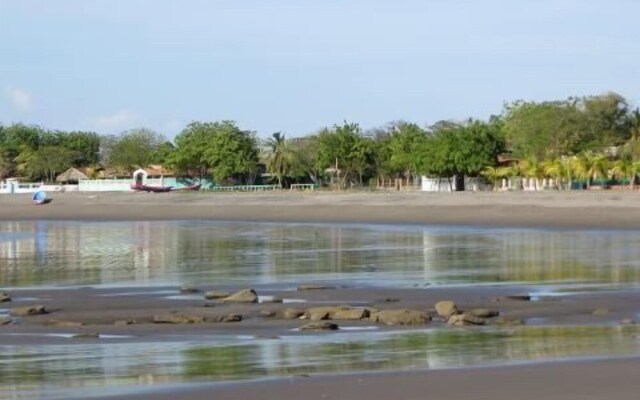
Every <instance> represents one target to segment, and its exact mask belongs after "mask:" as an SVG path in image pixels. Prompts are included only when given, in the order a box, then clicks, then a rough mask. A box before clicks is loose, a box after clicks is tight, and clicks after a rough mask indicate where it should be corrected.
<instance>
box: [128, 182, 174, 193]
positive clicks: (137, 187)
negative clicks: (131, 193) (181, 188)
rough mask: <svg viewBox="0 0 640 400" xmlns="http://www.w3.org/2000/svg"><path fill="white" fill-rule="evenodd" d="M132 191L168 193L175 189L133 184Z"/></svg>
mask: <svg viewBox="0 0 640 400" xmlns="http://www.w3.org/2000/svg"><path fill="white" fill-rule="evenodd" d="M131 189H133V190H135V191H138V192H147V193H149V192H153V193H166V192H170V191H171V189H173V187H172V186H151V185H143V184H135V183H132V184H131Z"/></svg>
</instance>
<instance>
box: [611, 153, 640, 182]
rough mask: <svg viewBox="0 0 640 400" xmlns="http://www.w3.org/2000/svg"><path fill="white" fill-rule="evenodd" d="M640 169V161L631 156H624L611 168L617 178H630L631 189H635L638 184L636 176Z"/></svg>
mask: <svg viewBox="0 0 640 400" xmlns="http://www.w3.org/2000/svg"><path fill="white" fill-rule="evenodd" d="M639 171H640V163H639V162H634V161H633V159H632V158H631V157H623V158H621V159H619V160H617V161H616V162H615V163H613V167H612V168H611V173H613V175H614V176H615V177H616V178H628V179H629V188H630V189H631V190H634V189H635V184H636V176H637V175H638V172H639Z"/></svg>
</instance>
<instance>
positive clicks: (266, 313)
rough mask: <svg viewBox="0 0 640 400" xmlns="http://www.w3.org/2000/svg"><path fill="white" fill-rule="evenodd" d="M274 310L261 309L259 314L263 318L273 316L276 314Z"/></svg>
mask: <svg viewBox="0 0 640 400" xmlns="http://www.w3.org/2000/svg"><path fill="white" fill-rule="evenodd" d="M276 314H277V313H276V312H275V311H273V310H262V311H260V316H262V317H264V318H273V317H275V316H276Z"/></svg>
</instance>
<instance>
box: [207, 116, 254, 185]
mask: <svg viewBox="0 0 640 400" xmlns="http://www.w3.org/2000/svg"><path fill="white" fill-rule="evenodd" d="M208 129H209V130H210V134H211V137H210V138H209V140H208V141H207V145H206V148H205V150H204V157H205V160H206V162H207V163H208V166H210V168H211V169H212V171H213V177H214V178H215V179H216V180H217V181H224V180H227V179H230V178H237V179H239V180H240V181H241V182H248V183H251V182H252V181H253V179H255V176H256V174H257V171H258V161H259V159H258V145H257V141H256V137H255V133H253V132H250V131H243V130H241V129H240V128H238V127H237V126H236V124H235V122H233V121H222V122H214V123H211V124H209V127H208Z"/></svg>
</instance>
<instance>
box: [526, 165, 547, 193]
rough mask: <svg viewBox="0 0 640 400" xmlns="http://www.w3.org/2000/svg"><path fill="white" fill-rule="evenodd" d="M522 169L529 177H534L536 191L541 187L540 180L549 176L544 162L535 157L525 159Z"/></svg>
mask: <svg viewBox="0 0 640 400" xmlns="http://www.w3.org/2000/svg"><path fill="white" fill-rule="evenodd" d="M521 170H522V172H523V173H524V175H525V176H526V177H527V178H533V180H534V184H535V190H536V191H537V190H539V189H540V186H541V184H540V183H541V182H540V181H541V180H542V179H544V178H546V177H547V174H546V172H545V169H544V164H543V163H541V162H539V161H538V160H536V159H535V158H529V159H527V160H525V161H524V163H523V165H522V168H521Z"/></svg>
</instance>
